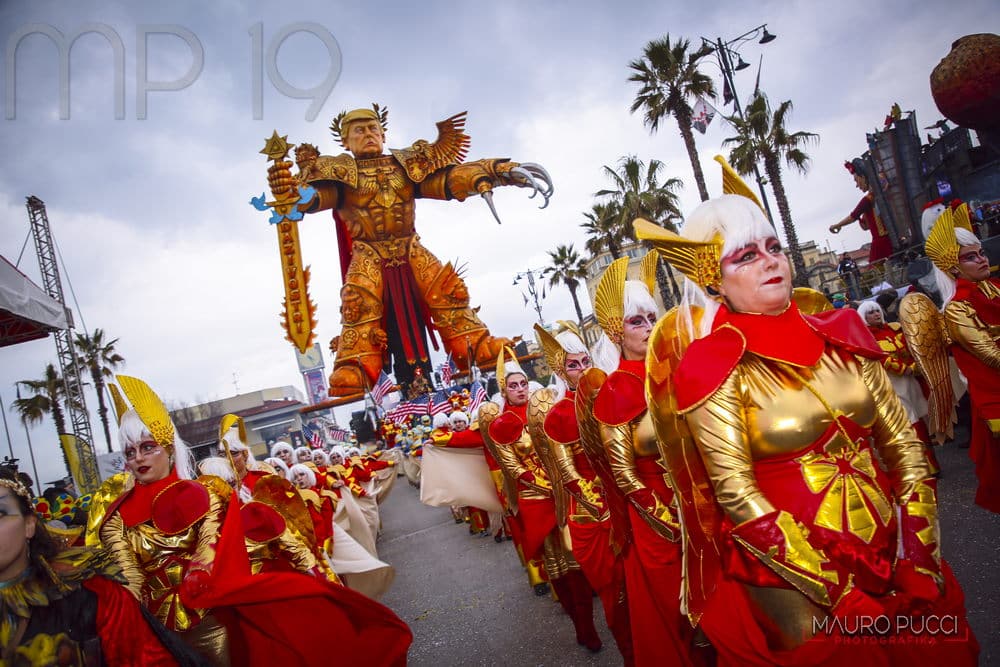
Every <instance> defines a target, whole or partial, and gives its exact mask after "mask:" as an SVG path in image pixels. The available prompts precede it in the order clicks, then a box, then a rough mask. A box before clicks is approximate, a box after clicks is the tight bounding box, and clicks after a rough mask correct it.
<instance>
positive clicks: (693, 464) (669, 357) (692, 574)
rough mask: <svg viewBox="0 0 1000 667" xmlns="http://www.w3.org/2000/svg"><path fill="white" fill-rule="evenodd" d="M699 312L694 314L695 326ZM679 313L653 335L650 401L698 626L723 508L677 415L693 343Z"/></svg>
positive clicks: (715, 566)
mask: <svg viewBox="0 0 1000 667" xmlns="http://www.w3.org/2000/svg"><path fill="white" fill-rule="evenodd" d="M700 319H701V310H700V309H696V310H694V311H693V312H692V320H693V321H692V327H693V328H695V329H696V328H697V327H698V324H699V321H700ZM678 324H679V323H678V321H677V309H676V308H673V309H671V310H670V311H669V312H668V313H667V314H666V315H664V316H663V317H662V318H660V321H659V322H657V323H656V326H655V327H654V328H653V332H652V333H651V334H650V336H649V348H648V350H647V353H646V402H647V403H648V404H649V406H650V416H651V417H652V419H653V426H654V427H655V429H656V440H657V443H656V444H657V447H658V448H659V450H660V463H661V465H663V467H664V468H666V469H667V475H668V478H669V481H670V485H671V486H672V487H673V489H674V499H675V501H676V502H677V504H678V506H679V509H680V512H679V516H680V523H681V539H682V546H683V551H684V561H683V575H682V585H681V603H682V607H681V608H682V610H683V611H684V612H685V613H686V614H687V617H688V620H689V621H690V623H691V624H692V625H697V624H698V621H699V620H700V618H701V615H702V613H703V612H704V610H705V605H706V603H707V601H708V599H709V597H711V595H712V593H713V592H714V586H715V581H716V578H717V576H718V573H719V570H720V568H721V561H720V553H721V551H720V548H719V544H718V543H717V541H716V535H718V534H719V529H720V526H721V524H722V519H723V516H722V510H721V509H720V508H719V505H718V503H716V502H715V490H714V487H713V486H712V483H711V480H710V479H709V477H708V473H707V472H706V471H705V465H704V463H703V462H702V459H701V454H700V452H699V451H698V445H697V443H696V442H695V440H694V438H693V437H692V435H691V432H690V430H689V429H688V426H687V422H686V421H685V420H684V418H683V417H682V416H681V415H678V414H677V400H676V396H675V394H674V388H673V374H674V370H675V369H676V368H677V364H678V363H679V362H680V360H681V359H682V358H683V356H684V352H685V350H686V349H687V345H688V343H689V340H688V334H687V332H686V331H684V330H682V329H681V328H680V327H679V326H678Z"/></svg>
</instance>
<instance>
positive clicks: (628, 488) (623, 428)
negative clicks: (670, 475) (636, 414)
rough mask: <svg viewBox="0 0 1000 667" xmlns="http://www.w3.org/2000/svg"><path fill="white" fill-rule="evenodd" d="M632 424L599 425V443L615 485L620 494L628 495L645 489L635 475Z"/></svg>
mask: <svg viewBox="0 0 1000 667" xmlns="http://www.w3.org/2000/svg"><path fill="white" fill-rule="evenodd" d="M632 438H633V432H632V424H630V423H626V424H621V425H620V426H608V425H607V424H601V442H602V443H603V444H604V451H605V453H606V454H607V457H608V463H610V465H611V472H612V474H613V475H614V478H615V483H616V484H617V485H618V488H619V489H621V490H622V493H624V494H625V495H628V494H630V493H632V492H633V491H638V490H639V489H644V488H646V485H645V484H643V483H642V482H641V481H640V480H639V477H638V476H637V475H636V474H635V451H634V450H633V442H632Z"/></svg>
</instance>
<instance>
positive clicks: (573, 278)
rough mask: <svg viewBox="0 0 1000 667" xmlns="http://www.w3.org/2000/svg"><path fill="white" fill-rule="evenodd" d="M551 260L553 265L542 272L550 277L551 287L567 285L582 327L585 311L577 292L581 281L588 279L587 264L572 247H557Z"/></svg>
mask: <svg viewBox="0 0 1000 667" xmlns="http://www.w3.org/2000/svg"><path fill="white" fill-rule="evenodd" d="M549 259H551V260H552V263H551V264H549V265H548V266H547V267H545V268H544V269H543V270H542V274H543V275H545V276H548V279H549V286H550V287H555V286H556V285H565V286H566V288H567V289H569V293H570V295H571V296H572V297H573V307H574V308H576V319H577V321H578V322H580V323H581V325H582V323H583V311H582V310H580V300H579V299H578V298H577V296H576V290H577V289H579V287H580V281H581V280H586V279H587V269H586V267H585V262H584V261H583V258H582V257H580V254H579V253H578V252H577V251H576V248H574V247H573V246H572V245H560V246H556V249H555V250H550V251H549Z"/></svg>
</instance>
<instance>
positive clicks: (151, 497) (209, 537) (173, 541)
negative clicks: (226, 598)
mask: <svg viewBox="0 0 1000 667" xmlns="http://www.w3.org/2000/svg"><path fill="white" fill-rule="evenodd" d="M118 384H119V386H120V387H121V390H122V391H123V392H124V394H125V396H126V397H127V399H128V402H129V403H130V404H131V409H128V410H126V411H124V412H122V413H121V414H120V416H119V419H120V423H119V430H118V437H119V440H120V443H121V448H122V453H123V454H124V456H125V468H126V471H127V472H126V473H122V474H120V475H121V476H116V478H117V479H115V478H112V480H109V481H108V482H106V483H105V485H104V486H102V487H101V489H99V490H98V492H97V493H96V494H95V497H94V501H93V503H92V504H91V511H90V516H89V519H88V525H87V544H88V545H95V546H96V545H99V546H102V547H104V548H105V549H107V550H108V551H109V552H110V553H111V554H112V557H113V558H114V560H115V562H116V563H117V565H118V566H119V567H120V568H121V569H122V571H123V572H124V575H125V577H126V578H127V579H128V588H129V590H130V591H131V592H132V593H133V594H134V595H135V596H136V597H137V598H138V599H139V601H140V602H142V604H143V605H144V606H145V607H146V608H147V609H149V611H150V612H151V613H152V614H153V615H154V616H155V617H156V618H157V620H159V621H160V622H161V623H163V625H165V626H166V627H167V628H168V629H170V630H173V631H175V632H177V633H178V634H179V635H180V636H181V638H182V639H184V641H185V642H187V643H188V644H190V645H191V646H192V647H193V648H194V649H195V650H196V651H198V652H199V653H201V654H203V655H204V656H205V657H206V658H208V659H209V660H211V661H212V662H213V664H218V665H225V664H228V662H229V655H228V646H227V641H226V632H225V629H224V628H223V626H222V625H221V624H220V623H219V622H218V621H217V620H216V619H215V617H213V616H212V615H211V614H210V613H209V612H207V611H206V610H204V609H192V608H189V607H188V606H187V605H185V604H184V603H183V602H181V597H180V591H181V584H182V583H183V582H184V581H185V579H188V578H191V579H192V581H194V580H196V579H198V578H204V577H206V576H207V575H208V573H209V572H210V571H211V568H212V563H213V561H214V559H215V544H216V541H217V540H218V539H219V531H220V529H221V527H222V519H223V515H224V513H225V507H226V502H227V500H228V498H225V497H223V496H220V495H219V494H218V493H217V490H216V489H217V488H218V487H216V486H215V485H214V484H202V483H199V482H198V481H197V480H194V479H192V478H193V477H194V474H193V471H192V467H191V463H190V457H189V454H188V450H187V446H186V445H185V444H184V442H183V441H182V440H181V439H180V437H179V436H178V434H177V429H176V427H175V426H174V424H173V421H171V419H170V415H169V414H168V413H167V410H166V408H165V407H164V406H163V403H162V402H161V401H160V399H159V397H157V395H156V394H155V393H154V392H153V390H152V389H150V388H149V386H148V385H147V384H146V383H145V382H143V381H142V380H139V379H137V378H133V377H127V376H124V375H119V376H118ZM119 409H121V408H119Z"/></svg>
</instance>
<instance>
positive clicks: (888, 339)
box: [858, 300, 941, 473]
mask: <svg viewBox="0 0 1000 667" xmlns="http://www.w3.org/2000/svg"><path fill="white" fill-rule="evenodd" d="M858 315H860V316H861V319H862V320H864V322H865V324H866V325H867V326H868V331H869V332H870V333H871V335H872V337H873V338H874V339H875V342H876V343H878V346H879V347H880V348H881V349H882V351H883V352H885V357H884V358H883V359H882V367H883V368H885V373H886V376H888V378H889V382H890V383H891V384H892V388H893V390H894V391H895V392H896V395H897V396H899V401H900V403H902V404H903V409H904V410H906V418H907V419H909V420H910V425H911V426H912V427H913V430H914V431H916V432H917V437H918V438H920V440H921V441H922V442H923V443H924V446H925V450H926V452H927V459H928V461H929V462H930V464H931V470H932V471H933V472H935V473H937V472H939V471H940V470H941V466H939V465H938V463H937V457H936V456H935V455H934V449H933V448H932V447H931V439H930V433H929V432H928V430H927V424H926V423H925V422H924V419H923V418H924V417H926V416H927V409H928V405H927V396H926V393H925V391H924V386H925V385H924V383H922V382H921V381H920V368H919V367H918V366H917V360H916V359H914V358H913V354H911V353H910V348H909V347H907V345H906V335H905V334H904V333H903V328H902V326H900V324H899V323H898V322H886V321H885V311H884V310H882V306H880V305H878V303H877V302H875V301H874V300H873V301H862V302H861V304H860V305H859V306H858Z"/></svg>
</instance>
